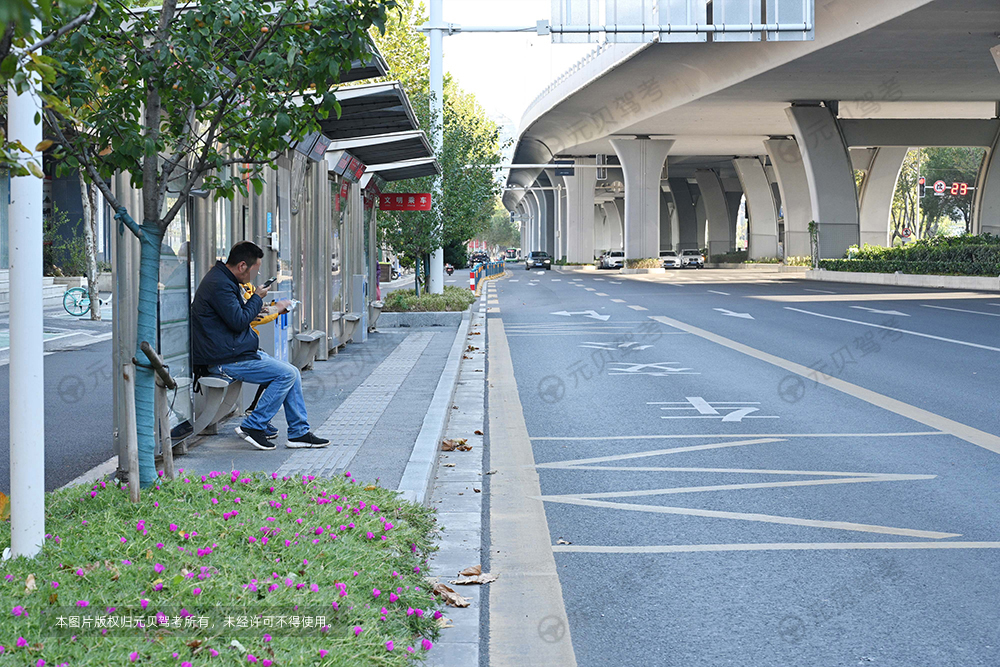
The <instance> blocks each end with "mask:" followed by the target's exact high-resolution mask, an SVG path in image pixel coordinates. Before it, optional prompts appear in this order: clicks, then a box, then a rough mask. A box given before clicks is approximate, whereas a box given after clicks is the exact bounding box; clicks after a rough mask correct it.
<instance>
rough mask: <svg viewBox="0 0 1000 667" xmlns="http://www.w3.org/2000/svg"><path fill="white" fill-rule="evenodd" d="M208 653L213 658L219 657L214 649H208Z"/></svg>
mask: <svg viewBox="0 0 1000 667" xmlns="http://www.w3.org/2000/svg"><path fill="white" fill-rule="evenodd" d="M208 652H209V653H211V654H212V657H213V658H217V657H218V656H219V652H218V651H216V650H215V649H214V648H210V649H208Z"/></svg>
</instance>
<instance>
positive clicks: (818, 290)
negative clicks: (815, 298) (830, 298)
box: [805, 287, 836, 294]
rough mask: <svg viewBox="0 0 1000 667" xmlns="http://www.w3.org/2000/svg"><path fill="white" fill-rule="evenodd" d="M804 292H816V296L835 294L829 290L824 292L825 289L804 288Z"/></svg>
mask: <svg viewBox="0 0 1000 667" xmlns="http://www.w3.org/2000/svg"><path fill="white" fill-rule="evenodd" d="M805 291H807V292H816V293H817V294H836V292H831V291H830V290H825V289H809V288H808V287H806V288H805Z"/></svg>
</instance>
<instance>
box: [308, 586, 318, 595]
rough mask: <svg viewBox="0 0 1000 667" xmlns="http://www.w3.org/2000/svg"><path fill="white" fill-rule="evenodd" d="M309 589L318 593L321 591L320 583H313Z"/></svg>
mask: <svg viewBox="0 0 1000 667" xmlns="http://www.w3.org/2000/svg"><path fill="white" fill-rule="evenodd" d="M309 590H311V591H312V592H313V593H318V592H319V584H313V585H312V586H310V587H309Z"/></svg>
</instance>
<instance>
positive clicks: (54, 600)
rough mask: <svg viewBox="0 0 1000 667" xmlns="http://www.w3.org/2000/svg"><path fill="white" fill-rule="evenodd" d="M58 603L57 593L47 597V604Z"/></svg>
mask: <svg viewBox="0 0 1000 667" xmlns="http://www.w3.org/2000/svg"><path fill="white" fill-rule="evenodd" d="M58 601H59V594H58V593H53V594H52V595H50V596H49V604H55V603H56V602H58Z"/></svg>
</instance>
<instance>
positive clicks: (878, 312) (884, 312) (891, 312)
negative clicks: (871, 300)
mask: <svg viewBox="0 0 1000 667" xmlns="http://www.w3.org/2000/svg"><path fill="white" fill-rule="evenodd" d="M851 308H854V309H856V310H865V311H868V312H869V313H875V314H876V315H899V316H900V317H909V315H907V314H906V313H901V312H899V311H898V310H878V309H877V308H867V307H865V306H851Z"/></svg>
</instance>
